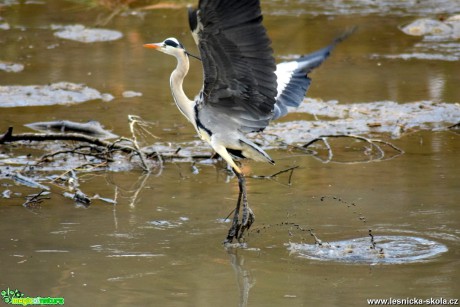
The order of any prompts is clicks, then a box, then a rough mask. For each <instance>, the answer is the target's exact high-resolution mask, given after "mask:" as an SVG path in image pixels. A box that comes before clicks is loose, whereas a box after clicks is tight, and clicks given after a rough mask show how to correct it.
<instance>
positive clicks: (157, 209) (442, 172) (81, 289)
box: [0, 1, 460, 306]
mask: <svg viewBox="0 0 460 307" xmlns="http://www.w3.org/2000/svg"><path fill="white" fill-rule="evenodd" d="M427 2H430V1H427ZM320 3H321V2H316V1H313V2H311V3H310V4H305V3H303V2H294V3H292V4H286V3H284V2H278V1H268V2H267V3H266V4H264V12H266V17H265V21H266V25H267V28H268V31H269V34H270V36H271V37H272V39H273V47H274V49H275V52H276V54H277V55H278V56H279V58H280V59H281V58H289V57H291V56H293V55H296V54H302V53H305V52H308V51H312V50H315V49H316V48H320V47H322V46H323V45H325V44H327V43H328V42H329V41H330V40H331V38H332V37H334V36H335V35H337V34H338V33H340V32H341V31H342V30H343V29H345V28H347V27H349V26H351V25H358V26H359V29H358V31H357V32H356V33H355V34H354V35H353V36H352V37H351V38H350V39H349V40H348V41H347V42H345V43H343V44H342V45H341V46H340V47H339V48H338V49H337V50H336V51H335V52H334V55H333V57H331V58H330V59H329V60H328V62H327V63H325V64H324V65H323V66H322V67H321V68H320V69H319V70H318V71H316V72H314V73H313V75H312V77H313V80H314V81H313V83H312V87H311V90H310V92H309V95H310V97H315V98H320V99H323V100H338V101H339V102H340V103H357V102H374V101H384V100H391V101H396V102H399V103H404V102H413V101H420V100H429V101H434V102H447V103H458V102H460V92H459V90H458V84H459V82H460V80H459V78H460V77H459V76H460V75H459V74H458V71H460V64H459V62H458V61H448V60H420V59H411V60H404V59H402V58H399V57H398V55H400V54H407V53H416V52H418V50H417V47H416V44H417V43H419V42H420V41H421V38H419V37H409V36H407V35H405V34H404V33H402V32H400V31H399V30H398V29H397V26H398V25H401V24H404V23H407V22H410V21H412V20H413V19H415V18H419V17H424V16H427V14H430V13H431V12H434V13H436V14H453V13H455V12H456V13H459V8H458V6H456V2H455V1H452V2H449V1H443V3H444V5H445V7H446V8H447V9H449V10H450V11H446V12H442V10H441V9H440V8H439V7H436V6H435V8H432V7H429V6H428V7H426V6H408V7H404V6H403V7H392V6H391V5H389V4H388V5H387V6H384V5H382V6H380V7H378V6H377V7H376V6H375V5H374V6H369V7H365V6H363V7H360V6H359V5H358V4H357V5H355V6H353V5H350V6H345V5H342V6H341V5H340V3H339V4H337V2H335V1H331V3H329V5H324V6H322V5H321V4H320ZM382 3H386V2H385V1H383V2H382ZM388 3H391V2H388ZM433 3H434V1H433ZM0 14H1V15H0V16H1V17H2V18H3V20H0V21H1V22H7V23H8V24H9V27H10V29H9V30H0V31H1V32H0V44H1V49H0V57H1V58H0V60H2V61H8V62H14V63H21V64H23V65H24V70H23V71H22V72H18V73H13V72H8V73H7V72H0V82H1V85H36V84H38V85H40V84H48V83H54V82H60V81H66V82H74V83H85V84H86V85H88V86H90V87H92V88H96V89H98V90H99V91H100V92H104V93H110V94H112V95H113V96H115V99H114V100H112V101H110V102H106V101H101V100H95V101H90V102H87V103H83V104H75V105H55V106H43V107H17V108H1V109H0V120H1V123H0V124H1V130H5V129H6V128H7V127H8V126H14V127H15V129H16V130H17V131H28V130H27V128H25V127H22V125H23V124H26V123H30V122H34V121H49V120H57V119H67V120H73V121H88V120H97V121H99V122H101V123H102V124H103V125H105V127H106V128H108V129H111V130H112V131H113V132H114V133H116V134H118V135H129V130H128V124H127V114H137V115H141V116H142V117H143V118H145V119H147V120H150V121H152V122H154V124H155V125H154V127H153V131H152V132H153V133H154V134H156V135H157V136H159V137H160V138H161V140H162V141H164V142H173V143H175V142H182V141H191V140H195V139H196V136H195V133H194V131H193V130H192V128H191V127H190V126H189V125H188V124H187V123H186V122H185V120H184V119H183V118H182V117H181V115H180V114H179V112H178V111H177V110H176V107H175V106H174V105H173V103H172V100H171V97H170V93H169V88H168V83H169V82H168V78H169V73H170V71H171V69H172V67H173V66H174V65H175V62H174V60H173V59H172V58H169V57H166V56H164V55H161V54H156V53H153V52H151V51H149V50H144V49H143V48H141V45H142V44H143V43H146V42H157V41H161V40H163V39H164V38H165V37H168V36H177V37H178V38H179V39H180V40H182V41H183V43H184V45H186V46H190V47H189V49H190V51H195V48H194V46H193V41H192V39H191V37H190V35H189V33H188V29H187V24H186V21H185V18H186V14H185V11H183V10H158V11H150V12H147V13H146V14H145V15H144V16H143V17H139V16H125V17H117V18H115V19H114V20H113V21H112V23H110V24H108V25H107V28H110V29H113V30H118V31H120V32H122V33H123V38H121V39H119V40H115V41H112V42H101V43H92V44H85V43H80V42H74V41H68V40H63V39H59V38H57V37H55V36H54V35H53V30H51V28H50V25H51V24H60V25H68V24H84V25H85V26H90V27H91V26H92V24H93V23H94V21H95V20H96V19H97V18H98V17H101V14H102V12H100V11H97V10H89V11H88V10H87V9H85V8H83V7H79V6H75V5H73V4H69V3H66V2H63V1H46V2H44V3H43V4H26V5H25V4H20V5H12V6H6V7H5V8H3V10H2V11H0ZM430 17H435V16H430ZM195 53H196V51H195ZM386 55H396V58H387V57H385V56H386ZM200 84H201V71H200V67H199V63H193V64H192V68H191V72H190V77H189V78H188V79H187V82H186V88H187V91H188V92H189V93H190V96H192V95H194V93H195V92H196V91H197V90H198V89H199V87H200ZM127 90H131V91H135V92H140V93H142V94H143V96H141V97H135V98H123V96H122V93H123V92H124V91H127ZM302 116H305V115H302V114H293V115H290V116H289V117H288V118H287V120H294V119H295V120H300V119H302V118H303V117H302ZM448 124H449V123H446V124H445V126H448ZM450 124H452V123H450ZM379 137H381V138H383V139H386V140H389V141H391V142H392V143H393V144H394V145H396V146H398V147H399V148H401V149H403V150H404V152H405V153H404V154H403V155H400V156H398V157H396V158H394V159H391V160H385V161H381V162H373V163H327V164H324V163H322V162H321V161H319V160H317V159H315V158H313V157H312V156H308V155H304V154H301V153H299V152H295V151H286V150H271V151H270V155H271V156H272V157H273V158H274V159H275V160H276V161H277V164H276V166H275V167H273V166H268V165H264V164H259V163H247V165H246V171H247V172H249V173H251V174H257V175H259V174H264V175H268V174H272V173H274V172H276V171H279V170H282V169H285V168H288V167H291V166H299V168H298V169H297V170H295V172H294V174H293V177H292V185H291V186H287V182H288V179H289V178H288V174H284V175H281V176H280V177H279V178H276V179H277V180H260V179H249V180H248V185H249V186H248V189H249V195H250V202H251V206H252V208H253V209H254V212H255V214H256V224H255V226H254V230H253V231H252V232H251V233H250V234H249V236H248V239H247V243H248V248H247V249H238V250H225V249H224V248H223V247H222V245H221V244H220V243H221V241H222V240H223V239H224V237H225V233H226V230H227V228H228V227H229V225H228V223H224V222H222V221H221V218H223V217H225V216H226V215H227V214H228V213H229V211H230V210H231V209H232V208H233V206H234V203H235V201H236V192H237V187H236V184H235V180H234V179H232V178H227V174H226V173H225V172H224V171H222V169H221V168H220V167H219V166H215V165H212V164H211V165H209V164H197V165H196V167H197V169H198V173H196V171H195V169H193V168H192V165H191V164H190V163H166V164H165V168H164V170H163V172H162V174H161V175H160V176H155V175H150V176H146V175H145V174H142V172H141V171H140V170H131V171H125V172H107V173H106V172H99V173H91V174H81V175H80V181H81V182H80V183H81V189H82V190H84V191H85V192H86V193H87V194H89V195H94V194H99V195H101V196H102V197H107V198H114V197H115V196H116V198H117V205H116V206H113V205H111V204H108V203H104V202H102V201H94V202H93V204H92V205H91V206H90V207H89V208H87V209H85V208H82V207H77V206H74V204H73V202H72V201H71V200H69V199H66V198H64V197H62V196H61V194H60V193H58V192H57V191H56V189H53V191H54V193H53V194H52V195H51V199H50V200H45V201H44V202H43V203H42V204H41V207H38V208H33V209H26V208H24V207H23V206H21V204H22V203H23V202H24V198H25V196H26V195H28V194H30V193H36V192H37V189H33V188H28V187H23V186H19V185H16V184H14V183H13V182H12V181H10V180H7V179H4V180H2V182H1V184H2V186H1V187H0V189H1V192H3V191H4V190H10V191H11V195H10V196H9V198H6V197H2V198H0V203H1V206H0V233H1V234H2V236H1V238H0V259H1V268H0V270H1V274H0V288H1V290H5V289H7V288H10V289H18V290H20V291H21V292H23V293H24V294H25V296H30V297H37V296H42V297H47V296H51V297H63V298H65V304H66V305H69V306H79V305H83V304H95V305H99V306H109V305H110V306H112V305H117V306H128V305H144V306H145V305H147V306H148V305H159V306H216V305H220V306H235V305H236V306H238V305H243V306H244V305H249V306H283V305H287V304H290V305H293V306H306V305H312V304H315V305H318V306H343V305H363V306H364V305H366V304H367V303H366V299H367V298H390V297H392V298H408V297H409V298H414V297H415V298H421V299H427V298H428V299H429V298H441V297H442V298H447V299H450V298H460V297H459V293H460V291H459V290H460V288H459V286H458V282H457V279H458V275H459V273H460V262H459V260H458V259H459V256H460V253H459V247H460V230H459V229H460V228H459V220H460V213H459V210H458V199H459V196H460V193H459V188H460V184H459V182H460V175H459V172H458V170H459V169H460V160H459V158H458V154H459V152H460V142H459V139H460V137H459V135H458V134H457V133H455V132H454V131H448V130H442V131H429V130H423V131H418V130H417V129H412V130H411V131H408V132H407V133H405V134H403V135H402V136H401V137H400V138H397V139H391V138H390V136H389V135H381V136H379ZM153 141H154V140H152V142H153ZM1 150H2V152H6V153H8V151H9V149H8V148H5V147H2V148H1ZM347 150H349V149H345V151H347ZM18 151H19V152H20V153H21V154H24V155H25V154H27V153H29V152H31V150H29V149H28V148H27V147H26V148H22V149H19V150H18ZM357 154H358V153H357ZM352 203H353V204H354V205H351V204H352ZM292 223H294V224H298V225H300V226H301V227H302V229H311V228H312V229H314V233H315V234H316V235H317V237H318V238H319V239H321V240H322V241H324V242H328V241H329V242H333V241H334V242H335V241H340V240H350V239H353V238H362V237H368V232H369V229H371V230H372V233H373V234H374V235H376V236H377V235H385V236H410V237H420V238H423V239H426V240H432V241H435V242H437V243H439V244H443V245H444V246H446V247H447V252H444V253H441V254H438V255H436V256H435V257H432V258H429V259H425V260H423V261H419V262H413V263H402V264H384V265H380V264H374V265H372V264H371V265H370V264H368V263H367V264H360V263H343V262H340V261H318V260H311V259H307V258H305V257H302V256H301V255H299V254H296V253H290V251H289V250H288V246H287V245H288V243H290V242H292V243H303V242H305V243H310V244H311V243H313V242H314V239H313V237H312V236H310V233H309V232H306V231H301V230H299V228H298V227H295V226H293V225H292Z"/></svg>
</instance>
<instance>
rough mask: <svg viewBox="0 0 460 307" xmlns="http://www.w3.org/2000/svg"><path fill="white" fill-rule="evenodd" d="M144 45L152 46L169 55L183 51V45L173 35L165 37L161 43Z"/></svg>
mask: <svg viewBox="0 0 460 307" xmlns="http://www.w3.org/2000/svg"><path fill="white" fill-rule="evenodd" d="M144 47H145V48H152V49H155V50H158V51H161V52H163V53H167V54H170V55H177V54H178V53H184V52H185V48H184V46H182V44H181V43H180V42H179V41H178V40H177V39H176V38H174V37H170V38H167V39H165V40H164V41H163V42H161V43H156V44H145V45H144Z"/></svg>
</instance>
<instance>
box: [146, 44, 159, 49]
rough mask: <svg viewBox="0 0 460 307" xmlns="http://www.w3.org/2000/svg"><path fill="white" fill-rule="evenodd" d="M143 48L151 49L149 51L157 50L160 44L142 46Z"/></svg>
mask: <svg viewBox="0 0 460 307" xmlns="http://www.w3.org/2000/svg"><path fill="white" fill-rule="evenodd" d="M144 47H145V48H151V49H159V48H160V44H144Z"/></svg>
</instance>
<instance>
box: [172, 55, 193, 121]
mask: <svg viewBox="0 0 460 307" xmlns="http://www.w3.org/2000/svg"><path fill="white" fill-rule="evenodd" d="M175 56H176V58H177V66H176V69H175V70H174V71H173V72H172V73H171V78H170V79H169V82H170V85H171V92H172V95H173V98H174V102H175V103H176V105H177V107H178V108H179V110H180V111H181V112H182V114H183V115H184V116H185V117H186V118H187V119H188V120H189V121H190V122H191V123H192V124H194V122H195V121H194V117H195V116H194V109H193V108H194V102H193V101H192V100H190V99H188V97H187V95H185V93H184V89H183V88H182V84H183V81H184V78H185V76H186V75H187V73H188V69H189V59H188V56H187V55H186V54H185V53H184V52H181V53H179V54H176V55H175Z"/></svg>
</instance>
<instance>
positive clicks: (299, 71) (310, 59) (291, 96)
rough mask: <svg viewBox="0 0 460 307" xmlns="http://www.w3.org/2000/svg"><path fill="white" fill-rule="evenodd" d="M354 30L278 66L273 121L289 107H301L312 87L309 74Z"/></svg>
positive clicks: (286, 111) (284, 113)
mask: <svg viewBox="0 0 460 307" xmlns="http://www.w3.org/2000/svg"><path fill="white" fill-rule="evenodd" d="M354 30H355V28H352V29H350V30H349V31H346V32H345V33H344V34H342V35H341V36H339V37H338V38H336V39H335V40H334V41H333V42H332V44H330V45H329V46H327V47H325V48H323V49H320V50H318V51H316V52H313V53H310V54H308V55H306V56H303V57H300V58H298V59H297V60H294V61H290V62H283V63H280V64H278V65H277V66H276V77H277V86H278V88H277V89H278V95H277V96H276V104H275V109H274V114H273V119H277V118H280V117H282V116H284V115H286V114H287V113H288V107H294V108H296V107H298V106H299V105H300V103H301V102H302V101H303V99H304V97H305V94H306V93H307V90H308V87H309V86H310V82H311V79H310V78H309V77H308V73H310V72H311V71H312V70H313V69H314V68H316V67H318V66H319V65H321V63H323V62H324V60H326V58H327V57H328V56H329V55H330V54H331V51H332V50H333V49H334V47H335V46H336V45H337V44H338V43H340V42H341V41H343V40H344V39H345V38H347V37H348V36H349V35H350V34H351V33H353V32H354Z"/></svg>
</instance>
